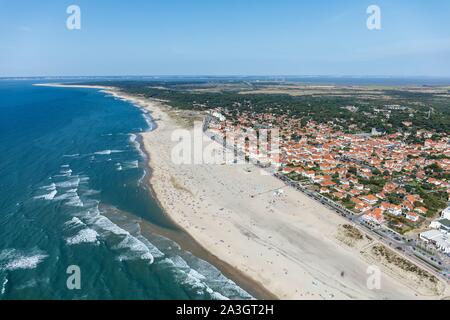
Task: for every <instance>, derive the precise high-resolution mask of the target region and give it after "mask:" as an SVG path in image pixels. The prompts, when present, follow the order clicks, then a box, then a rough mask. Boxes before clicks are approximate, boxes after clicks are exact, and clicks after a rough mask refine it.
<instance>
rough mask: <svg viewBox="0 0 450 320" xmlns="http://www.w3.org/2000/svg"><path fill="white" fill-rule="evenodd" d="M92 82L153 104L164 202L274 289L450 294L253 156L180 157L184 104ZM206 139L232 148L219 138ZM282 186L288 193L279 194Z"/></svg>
mask: <svg viewBox="0 0 450 320" xmlns="http://www.w3.org/2000/svg"><path fill="white" fill-rule="evenodd" d="M54 86H58V85H54ZM59 86H66V85H59ZM83 87H89V88H96V89H101V90H104V91H105V92H106V93H109V94H112V95H114V96H116V97H118V98H121V99H126V100H128V101H130V102H132V103H134V104H136V105H138V106H140V107H142V108H144V109H146V110H148V112H151V115H152V117H153V119H155V122H156V124H157V128H156V129H155V130H153V131H151V132H146V133H143V134H142V139H143V144H144V147H145V150H146V152H147V153H148V154H149V155H150V157H149V162H150V163H149V165H150V167H151V168H152V175H151V178H150V179H151V180H150V183H151V185H152V188H153V190H154V193H155V196H156V197H157V199H158V200H159V202H160V204H161V206H162V208H163V209H164V211H165V212H166V213H167V215H168V216H169V217H170V218H171V220H173V221H174V222H175V223H176V224H177V225H178V226H180V227H181V228H182V229H184V230H185V231H186V232H187V233H188V234H189V235H190V236H191V237H192V238H193V239H195V241H197V242H198V243H199V244H200V245H201V246H202V247H203V248H204V249H205V250H207V251H208V252H209V253H210V254H211V255H213V256H214V257H217V259H218V260H220V261H223V262H224V263H225V264H226V265H228V266H231V267H232V268H234V269H235V270H237V272H239V273H241V274H243V275H245V276H246V277H248V278H249V279H252V281H254V282H255V283H257V284H258V285H259V286H261V287H262V288H265V289H266V290H267V291H268V292H270V293H271V294H273V295H274V296H275V297H277V298H279V299H442V298H445V297H448V295H449V286H448V283H445V282H444V281H441V280H440V279H436V278H433V277H432V276H428V275H427V276H423V275H422V276H419V275H417V274H415V273H414V272H411V271H407V268H402V267H401V266H395V265H391V264H390V263H389V262H387V261H384V260H383V257H382V256H377V254H376V252H378V251H379V250H378V251H377V250H376V249H377V248H378V249H379V248H380V246H382V245H381V244H380V243H378V242H377V241H376V240H374V239H371V238H369V237H367V236H365V234H363V233H361V234H362V235H363V236H359V233H358V232H360V231H358V230H357V229H356V231H354V232H353V235H352V233H349V232H346V230H347V229H346V228H345V224H346V223H347V222H346V220H344V219H343V218H341V217H339V216H338V215H337V214H336V213H334V212H332V211H330V210H329V209H327V208H326V207H324V206H322V205H321V204H320V203H317V202H316V201H314V200H312V199H310V198H308V197H307V196H305V195H304V194H302V193H301V192H299V191H296V190H293V189H291V188H288V187H286V186H285V185H284V183H283V182H282V181H280V180H279V179H277V178H275V177H273V176H269V175H263V174H261V172H260V169H258V168H256V167H255V166H253V165H251V164H239V165H230V164H223V165H221V164H206V163H203V164H182V165H179V164H175V163H173V161H172V157H171V152H172V150H173V147H174V145H176V144H177V141H172V133H173V132H174V130H178V129H183V128H184V129H187V130H192V128H190V126H189V123H190V122H189V121H185V120H186V117H185V115H184V114H183V113H182V112H179V111H176V110H173V109H171V108H170V107H168V106H166V105H164V104H163V103H162V102H158V101H152V100H148V99H144V98H142V97H136V96H130V95H128V94H125V93H122V92H120V91H118V90H115V89H114V88H109V87H102V86H95V87H93V86H83ZM199 116H201V115H199ZM206 140H207V139H206V138H205V141H206ZM205 145H208V146H209V148H211V149H217V152H218V153H220V152H222V151H223V150H222V149H221V147H220V146H219V145H218V144H217V143H215V142H213V141H210V140H209V141H208V142H205ZM278 189H283V191H284V192H283V193H282V194H281V195H275V194H274V192H273V191H274V190H278ZM347 231H348V230H347ZM355 232H356V233H357V236H356V237H355V236H354V233H355ZM373 266H375V267H377V268H379V270H380V271H381V280H380V287H379V288H370V285H369V286H368V279H370V273H368V270H372V269H371V267H373ZM424 273H426V272H425V271H424Z"/></svg>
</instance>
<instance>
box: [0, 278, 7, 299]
mask: <svg viewBox="0 0 450 320" xmlns="http://www.w3.org/2000/svg"><path fill="white" fill-rule="evenodd" d="M7 284H8V277H5V279H4V280H3V283H2V290H1V292H0V294H1V295H4V294H5V292H6V285H7Z"/></svg>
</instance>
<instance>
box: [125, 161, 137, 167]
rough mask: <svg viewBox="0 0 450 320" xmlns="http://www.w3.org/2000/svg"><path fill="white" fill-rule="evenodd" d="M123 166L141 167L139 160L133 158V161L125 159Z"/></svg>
mask: <svg viewBox="0 0 450 320" xmlns="http://www.w3.org/2000/svg"><path fill="white" fill-rule="evenodd" d="M123 167H124V168H125V169H136V168H138V167H139V162H138V161H137V160H133V161H125V162H124V163H123Z"/></svg>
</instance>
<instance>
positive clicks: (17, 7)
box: [0, 0, 450, 78]
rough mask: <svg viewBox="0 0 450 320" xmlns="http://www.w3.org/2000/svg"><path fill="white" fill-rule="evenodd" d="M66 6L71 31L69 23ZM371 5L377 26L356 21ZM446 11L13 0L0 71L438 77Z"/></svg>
mask: <svg viewBox="0 0 450 320" xmlns="http://www.w3.org/2000/svg"><path fill="white" fill-rule="evenodd" d="M25 4H26V6H25ZM73 4H75V5H77V6H78V7H79V8H80V13H81V14H80V29H75V30H70V29H69V28H68V27H67V25H66V22H67V20H68V18H69V17H70V16H71V14H70V12H69V13H67V11H68V8H69V7H70V6H71V5H73ZM374 4H375V5H377V6H378V7H379V8H380V12H381V15H380V19H381V20H380V21H381V25H380V29H379V30H369V28H368V27H367V24H366V23H367V20H368V18H369V16H370V14H368V13H367V10H368V8H369V7H370V6H371V5H374ZM69 11H70V10H69ZM447 12H450V3H449V2H448V1H444V0H438V1H434V2H433V3H424V2H422V1H419V0H413V1H406V0H400V1H396V2H395V3H392V2H390V1H386V0H379V1H376V2H373V1H366V0H363V1H358V2H355V1H350V0H346V1H334V2H330V1H317V2H314V3H301V2H299V1H290V0H287V1H283V2H282V3H279V2H275V1H270V0H264V1H258V3H257V4H256V3H252V2H242V1H235V0H230V1H227V2H211V1H201V0H193V1H190V2H185V1H178V0H170V1H141V0H139V1H135V2H133V5H132V6H131V5H129V4H124V3H121V2H115V1H112V2H111V1H102V0H100V1H96V2H95V3H93V2H90V1H86V0H79V1H76V2H75V3H73V2H69V1H62V2H55V1H50V0H45V1H40V2H31V3H26V2H23V1H17V2H14V3H4V4H3V7H2V12H1V13H0V37H1V39H2V41H1V42H0V76H1V77H45V76H53V77H60V76H68V77H71V76H74V75H78V76H95V75H98V76H112V75H117V76H130V75H137V76H138V75H167V76H178V75H185V76H192V75H209V76H220V75H230V76H240V75H254V76H298V75H334V76H339V75H347V76H348V75H358V76H363V77H372V76H373V75H378V76H384V77H391V76H394V77H424V76H425V77H444V78H445V77H450V64H449V63H448V60H449V58H450V31H449V30H450V22H449V20H448V19H447V14H446V13H447Z"/></svg>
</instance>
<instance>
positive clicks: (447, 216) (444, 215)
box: [441, 207, 450, 220]
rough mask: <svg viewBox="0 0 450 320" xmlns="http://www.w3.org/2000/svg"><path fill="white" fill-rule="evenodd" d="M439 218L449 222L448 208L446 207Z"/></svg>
mask: <svg viewBox="0 0 450 320" xmlns="http://www.w3.org/2000/svg"><path fill="white" fill-rule="evenodd" d="M441 217H442V219H448V220H450V207H448V208H447V209H445V210H444V211H442V215H441Z"/></svg>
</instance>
